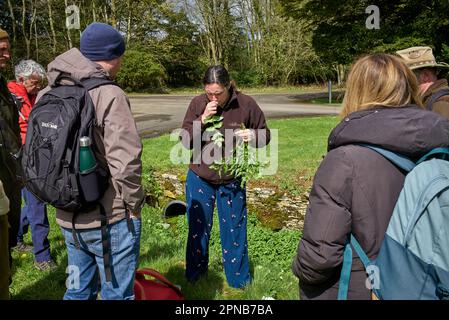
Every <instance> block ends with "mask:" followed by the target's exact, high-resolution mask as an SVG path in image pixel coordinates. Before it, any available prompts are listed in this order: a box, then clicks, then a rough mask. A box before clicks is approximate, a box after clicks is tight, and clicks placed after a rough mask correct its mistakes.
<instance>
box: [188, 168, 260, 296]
mask: <svg viewBox="0 0 449 320" xmlns="http://www.w3.org/2000/svg"><path fill="white" fill-rule="evenodd" d="M186 200H187V219H188V222H189V234H188V238H187V252H186V278H187V279H188V280H190V281H195V280H197V279H198V277H199V276H200V275H201V274H203V273H205V272H206V271H207V269H208V263H209V239H210V233H211V229H212V222H213V212H214V206H215V202H216V203H217V209H218V221H219V224H220V240H221V247H222V249H223V250H222V258H223V260H222V261H223V266H224V270H225V274H226V279H227V281H228V284H229V285H230V286H231V287H235V288H242V287H244V286H246V285H247V284H248V283H249V282H251V275H250V272H249V259H248V242H247V231H246V222H247V220H248V219H247V216H246V215H247V211H246V190H245V189H242V188H241V187H240V182H239V181H235V182H231V183H228V184H220V185H214V184H211V183H208V182H207V181H206V180H203V179H202V178H200V177H199V176H198V175H197V174H195V173H194V172H193V171H191V170H189V172H188V173H187V181H186Z"/></svg>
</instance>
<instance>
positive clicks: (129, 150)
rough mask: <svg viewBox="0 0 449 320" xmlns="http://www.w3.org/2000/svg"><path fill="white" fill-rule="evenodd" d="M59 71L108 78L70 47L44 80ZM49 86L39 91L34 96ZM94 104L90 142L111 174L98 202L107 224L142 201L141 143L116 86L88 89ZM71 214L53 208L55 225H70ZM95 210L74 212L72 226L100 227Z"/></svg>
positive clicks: (79, 76) (78, 76)
mask: <svg viewBox="0 0 449 320" xmlns="http://www.w3.org/2000/svg"><path fill="white" fill-rule="evenodd" d="M61 73H66V74H69V75H70V76H71V77H73V78H75V79H78V80H80V79H83V78H91V77H100V78H102V77H108V74H107V73H106V71H105V70H104V69H103V68H102V67H101V66H100V65H99V64H96V63H95V62H92V61H90V60H88V59H87V58H85V57H84V56H83V55H82V54H81V52H80V51H79V50H78V49H76V48H73V49H71V50H69V51H67V52H65V53H63V54H61V55H60V56H58V57H56V59H55V60H54V61H53V62H51V63H50V64H49V65H48V81H49V85H50V86H51V85H52V84H54V81H55V80H56V78H57V76H58V75H59V74H61ZM49 89H50V88H49V87H47V88H46V89H44V90H42V92H40V93H39V96H38V97H37V99H39V98H40V97H41V96H42V94H44V93H45V92H47V91H48V90H49ZM90 95H91V97H92V101H93V103H94V105H95V113H96V123H95V128H94V142H95V144H96V146H97V149H98V150H99V151H98V152H97V153H96V157H97V160H98V161H99V162H100V165H103V166H104V167H108V168H109V171H110V173H111V178H110V181H109V188H108V189H107V190H106V192H105V194H104V196H103V198H102V199H101V203H102V204H103V206H104V208H105V210H106V212H107V214H108V223H110V224H111V223H115V222H117V221H120V220H122V219H124V218H125V210H128V211H129V212H132V213H134V214H137V215H138V214H139V213H140V211H141V208H142V206H143V204H144V192H143V188H142V185H141V175H142V162H141V154H142V144H141V141H140V137H139V135H138V133H137V128H136V124H135V122H134V118H133V115H132V113H131V109H130V104H129V100H128V98H127V97H126V94H125V93H124V92H123V90H122V89H120V88H119V87H118V86H114V85H104V86H101V87H98V88H96V89H93V90H91V91H90ZM71 217H72V214H71V213H68V212H64V211H62V210H57V214H56V220H57V222H58V224H59V225H61V226H62V227H65V228H71V227H72V224H71ZM100 225H101V223H100V213H99V211H98V210H96V211H93V212H90V213H88V214H85V213H81V214H79V215H78V217H77V220H76V224H75V227H76V228H79V229H86V228H97V227H100Z"/></svg>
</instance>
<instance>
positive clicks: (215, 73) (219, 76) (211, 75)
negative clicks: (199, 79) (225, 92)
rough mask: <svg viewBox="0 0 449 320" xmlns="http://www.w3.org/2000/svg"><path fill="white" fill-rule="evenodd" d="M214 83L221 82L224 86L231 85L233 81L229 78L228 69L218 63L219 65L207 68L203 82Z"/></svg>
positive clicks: (205, 83)
mask: <svg viewBox="0 0 449 320" xmlns="http://www.w3.org/2000/svg"><path fill="white" fill-rule="evenodd" d="M213 83H217V84H220V85H222V86H224V87H228V86H229V84H230V83H231V81H230V79H229V73H228V70H226V68H225V67H223V66H220V65H218V66H212V67H209V68H208V69H207V70H206V73H205V75H204V79H203V84H204V85H207V84H213Z"/></svg>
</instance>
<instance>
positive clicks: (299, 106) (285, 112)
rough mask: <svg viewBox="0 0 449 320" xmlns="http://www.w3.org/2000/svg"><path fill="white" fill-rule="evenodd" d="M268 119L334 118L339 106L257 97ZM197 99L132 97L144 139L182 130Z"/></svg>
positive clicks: (289, 97) (288, 97)
mask: <svg viewBox="0 0 449 320" xmlns="http://www.w3.org/2000/svg"><path fill="white" fill-rule="evenodd" d="M251 96H252V97H253V98H254V99H255V100H256V101H257V103H258V104H259V106H260V108H261V109H262V110H263V112H264V113H265V117H266V118H268V119H273V118H288V117H299V116H307V115H332V114H337V113H338V112H339V111H340V107H339V106H335V105H317V104H310V103H305V102H303V101H302V100H301V97H300V96H295V95H292V94H254V95H251ZM193 97H194V95H148V96H132V97H130V102H131V110H132V112H133V115H134V118H135V120H136V123H137V129H138V131H139V134H140V135H141V137H142V138H149V137H155V136H158V135H161V134H163V133H169V132H171V131H172V130H174V129H177V128H180V127H181V123H182V121H183V119H184V116H185V113H186V110H187V107H188V105H189V103H190V100H191V99H192V98H193Z"/></svg>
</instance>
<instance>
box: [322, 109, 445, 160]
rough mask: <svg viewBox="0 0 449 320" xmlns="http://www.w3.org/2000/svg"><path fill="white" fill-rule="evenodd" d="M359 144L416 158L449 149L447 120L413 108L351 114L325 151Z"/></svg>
mask: <svg viewBox="0 0 449 320" xmlns="http://www.w3.org/2000/svg"><path fill="white" fill-rule="evenodd" d="M358 143H365V144H373V145H377V146H380V147H382V148H385V149H388V150H390V151H393V152H398V153H401V154H404V155H406V156H409V157H412V158H414V157H418V156H419V155H421V154H422V153H423V152H426V151H428V150H430V149H433V148H437V147H447V146H449V120H447V119H446V118H443V117H441V116H440V115H438V114H437V113H435V112H431V111H426V110H423V109H421V108H419V107H417V106H414V105H410V106H404V107H397V108H386V107H378V108H375V109H370V110H362V111H357V112H353V113H351V114H350V115H349V116H347V117H346V118H344V119H343V120H342V121H341V122H340V123H339V124H338V125H337V126H336V127H335V128H334V130H333V131H332V132H331V134H330V136H329V139H328V151H330V150H332V149H335V148H337V147H340V146H342V145H347V144H358Z"/></svg>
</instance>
